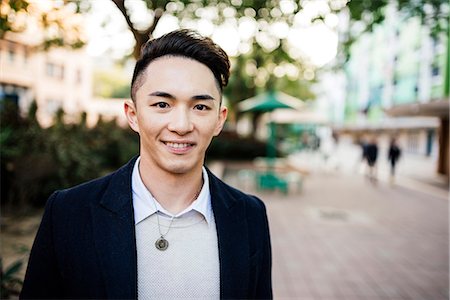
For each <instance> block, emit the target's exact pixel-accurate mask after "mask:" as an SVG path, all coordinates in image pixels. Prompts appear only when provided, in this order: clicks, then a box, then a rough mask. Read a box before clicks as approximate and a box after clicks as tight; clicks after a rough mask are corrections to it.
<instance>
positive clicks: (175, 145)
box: [165, 142, 194, 149]
mask: <svg viewBox="0 0 450 300" xmlns="http://www.w3.org/2000/svg"><path fill="white" fill-rule="evenodd" d="M165 144H166V145H167V146H169V147H171V148H175V149H184V148H187V147H192V146H194V144H190V143H174V142H165Z"/></svg>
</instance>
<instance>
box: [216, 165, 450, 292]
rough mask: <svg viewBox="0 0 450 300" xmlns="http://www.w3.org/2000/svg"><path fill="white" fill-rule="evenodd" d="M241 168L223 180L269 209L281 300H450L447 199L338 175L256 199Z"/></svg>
mask: <svg viewBox="0 0 450 300" xmlns="http://www.w3.org/2000/svg"><path fill="white" fill-rule="evenodd" d="M242 167H243V166H242V165H239V166H235V168H236V169H234V170H233V167H232V166H231V167H230V166H229V167H227V168H226V171H225V174H224V179H225V181H228V182H229V183H230V184H232V185H235V186H237V187H241V188H244V189H247V191H249V192H252V193H256V194H257V195H258V196H260V198H262V199H263V200H264V202H265V203H266V205H267V210H268V216H269V222H270V229H271V236H272V250H273V284H274V296H275V298H276V299H305V300H306V299H318V300H319V299H320V300H327V299H330V300H331V299H338V300H340V299H348V300H352V299H355V300H356V299H359V300H364V299H368V300H369V299H370V300H375V299H383V300H384V299H389V300H390V299H414V300H420V299H423V300H439V299H448V296H449V272H448V263H449V258H448V255H449V252H448V246H449V229H448V205H449V202H448V197H438V196H436V195H435V194H432V193H426V192H420V191H417V190H414V189H408V188H405V187H403V186H398V185H393V186H392V185H389V184H388V183H386V182H383V181H381V182H377V183H372V182H370V181H368V180H366V179H365V178H364V176H361V175H360V174H353V175H351V174H348V173H344V174H343V173H336V172H327V173H320V172H318V173H314V174H312V175H310V176H308V177H307V178H306V180H305V181H304V185H303V189H302V191H301V192H299V193H292V194H290V195H288V196H283V195H281V194H279V193H278V192H265V193H261V192H259V193H258V192H255V191H254V189H253V188H251V187H249V186H245V185H243V183H242V181H239V180H237V177H236V173H235V171H237V170H238V169H241V168H242Z"/></svg>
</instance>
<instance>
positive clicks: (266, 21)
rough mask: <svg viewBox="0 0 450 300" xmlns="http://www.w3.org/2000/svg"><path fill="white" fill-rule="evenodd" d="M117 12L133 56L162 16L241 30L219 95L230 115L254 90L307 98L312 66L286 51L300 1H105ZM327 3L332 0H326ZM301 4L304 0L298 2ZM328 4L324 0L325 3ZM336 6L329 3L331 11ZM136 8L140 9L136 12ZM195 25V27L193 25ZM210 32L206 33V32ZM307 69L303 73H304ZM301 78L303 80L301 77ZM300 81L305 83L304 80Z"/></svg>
mask: <svg viewBox="0 0 450 300" xmlns="http://www.w3.org/2000/svg"><path fill="white" fill-rule="evenodd" d="M111 1H113V2H114V4H115V5H116V6H117V8H118V9H119V10H120V12H121V13H122V15H123V17H124V18H125V21H126V23H127V25H128V28H129V30H130V31H131V32H132V33H133V36H134V39H135V41H136V44H135V46H134V50H133V56H134V58H138V57H139V54H140V50H141V48H142V45H143V44H144V43H145V42H146V41H147V40H148V39H149V38H150V37H152V36H153V34H154V32H155V30H156V29H157V26H158V24H160V22H161V20H162V19H163V18H164V17H168V16H171V17H176V18H177V20H178V23H179V25H180V26H181V27H197V28H200V29H202V27H205V26H206V27H208V26H216V27H215V29H217V28H220V27H221V26H223V25H224V24H229V25H230V26H234V27H235V28H238V30H241V31H245V30H247V32H246V33H245V34H242V35H240V34H239V36H238V37H237V39H239V43H240V45H241V46H242V47H240V48H245V49H244V50H242V49H241V50H240V51H239V53H238V54H232V55H231V56H232V57H231V59H232V67H233V69H232V72H233V75H232V77H231V79H230V82H229V85H228V87H227V88H226V89H225V91H224V94H225V96H226V97H227V99H228V100H229V108H230V109H231V112H232V114H231V119H232V120H233V119H235V118H234V116H233V113H236V112H235V111H234V107H235V104H236V103H237V102H239V101H240V100H243V99H246V98H248V97H251V96H254V95H255V94H256V93H257V92H259V91H260V90H267V89H270V88H282V89H287V91H286V92H289V93H290V94H291V95H293V96H296V97H301V98H304V97H305V96H306V97H307V98H308V99H313V98H314V95H313V93H312V92H311V90H310V84H309V81H310V80H311V79H312V77H314V76H312V77H311V76H304V74H305V73H307V74H311V73H312V74H314V70H315V66H314V65H312V64H311V63H310V62H308V60H307V59H305V58H304V57H301V56H293V55H292V54H291V51H290V50H291V45H289V41H288V40H287V39H286V34H287V32H288V31H289V28H290V27H292V26H293V25H294V23H295V16H296V14H297V13H298V12H300V11H301V10H302V9H303V6H302V2H300V3H299V2H298V1H294V0H281V1H279V0H278V1H272V0H199V1H189V0H175V1H167V0H141V1H126V0H111ZM329 1H332V0H329ZM137 2H139V3H140V4H141V5H140V6H139V7H140V8H139V9H141V10H142V8H143V7H145V9H146V10H147V14H148V15H149V16H150V21H149V22H147V23H145V24H143V23H142V21H141V22H139V20H138V18H136V17H135V14H136V13H137V10H138V8H136V7H137V6H138V5H137ZM304 2H305V3H306V2H308V1H304ZM327 3H328V2H327ZM340 8H341V7H339V6H334V7H333V9H330V10H331V11H338V10H339V9H340ZM139 12H141V11H139ZM326 13H327V12H318V13H317V15H316V16H313V19H312V20H311V21H314V20H316V19H324V18H325V14H326ZM199 24H200V25H199ZM212 31H213V30H211V32H210V34H212ZM308 72H309V73H308ZM305 78H306V79H305ZM305 83H306V84H305Z"/></svg>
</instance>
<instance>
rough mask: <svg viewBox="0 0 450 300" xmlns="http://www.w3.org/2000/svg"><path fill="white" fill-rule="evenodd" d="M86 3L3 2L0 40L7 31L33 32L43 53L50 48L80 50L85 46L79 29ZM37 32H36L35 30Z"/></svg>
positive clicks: (5, 0) (67, 0) (87, 5)
mask: <svg viewBox="0 0 450 300" xmlns="http://www.w3.org/2000/svg"><path fill="white" fill-rule="evenodd" d="M88 9H89V2H85V1H81V0H76V1H70V0H63V1H49V0H47V1H30V0H2V2H1V4H0V39H3V38H5V36H6V35H7V34H8V32H13V33H21V32H25V31H27V30H35V31H33V34H36V35H38V37H39V38H40V40H41V44H40V45H39V46H41V47H42V48H43V49H44V50H48V49H50V48H52V47H71V48H75V49H76V48H81V47H83V46H84V45H85V43H86V37H85V34H84V32H83V30H82V28H83V26H82V23H83V18H82V15H81V14H82V12H86V11H87V10H88ZM36 29H37V30H36Z"/></svg>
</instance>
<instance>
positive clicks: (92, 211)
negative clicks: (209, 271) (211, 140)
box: [20, 158, 272, 299]
mask: <svg viewBox="0 0 450 300" xmlns="http://www.w3.org/2000/svg"><path fill="white" fill-rule="evenodd" d="M135 162H136V158H134V159H132V160H131V161H130V162H129V163H127V164H126V165H125V166H123V167H122V168H120V169H119V170H117V171H116V172H114V173H112V174H110V175H108V176H105V177H102V178H99V179H96V180H93V181H90V182H87V183H84V184H82V185H79V186H77V187H74V188H71V189H67V190H63V191H57V192H55V193H54V194H53V195H52V196H50V198H49V200H48V201H47V204H46V208H45V212H44V216H43V218H42V222H41V225H40V227H39V230H38V233H37V236H36V239H35V241H34V244H33V248H32V250H31V254H30V259H29V263H28V267H27V272H26V275H25V280H24V285H23V289H22V292H21V295H20V298H21V299H37V298H47V299H49V298H59V299H63V298H71V299H87V298H89V299H136V298H137V255H136V240H135V224H134V212H133V201H132V189H131V174H132V170H133V166H134V163H135ZM208 175H209V184H210V191H211V204H212V209H213V212H214V217H215V221H216V227H217V236H218V245H219V262H220V296H221V298H222V299H258V298H259V299H261V298H264V299H271V298H272V282H271V264H272V262H271V247H270V237H269V227H268V222H267V216H266V210H265V206H264V204H263V202H262V201H261V200H259V199H258V198H256V197H254V196H249V195H246V194H244V193H242V192H240V191H238V190H236V189H234V188H232V187H230V186H228V185H227V184H225V183H224V182H222V181H221V180H220V179H218V178H217V177H216V176H214V175H213V174H212V173H211V172H210V171H209V170H208Z"/></svg>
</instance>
